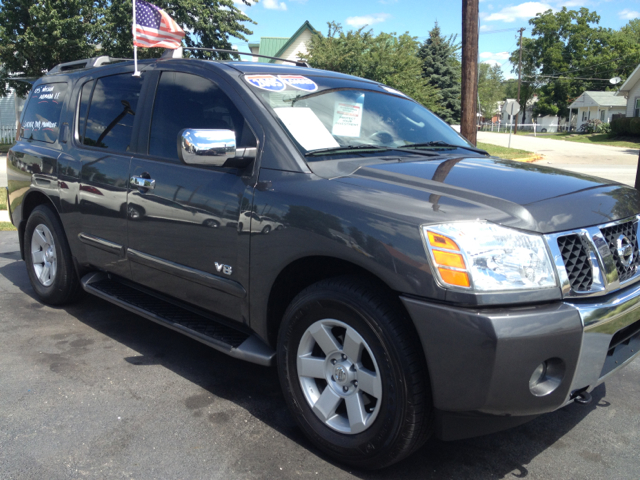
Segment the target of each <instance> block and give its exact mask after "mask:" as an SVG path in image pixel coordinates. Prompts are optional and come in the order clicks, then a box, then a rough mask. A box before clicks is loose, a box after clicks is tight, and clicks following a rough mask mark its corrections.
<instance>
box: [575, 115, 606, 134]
mask: <svg viewBox="0 0 640 480" xmlns="http://www.w3.org/2000/svg"><path fill="white" fill-rule="evenodd" d="M609 131H611V127H610V126H609V124H608V123H603V122H602V121H601V120H598V119H597V118H594V119H593V120H589V121H588V122H587V123H583V124H582V125H580V128H579V129H578V132H580V133H608V132H609Z"/></svg>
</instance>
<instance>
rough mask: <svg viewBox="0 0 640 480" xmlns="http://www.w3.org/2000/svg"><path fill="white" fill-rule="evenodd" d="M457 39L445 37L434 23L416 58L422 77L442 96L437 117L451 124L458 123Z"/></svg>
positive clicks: (455, 37) (458, 60) (450, 36)
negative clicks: (419, 62)
mask: <svg viewBox="0 0 640 480" xmlns="http://www.w3.org/2000/svg"><path fill="white" fill-rule="evenodd" d="M456 39H457V36H456V35H449V36H448V37H444V36H442V35H441V33H440V27H439V26H438V22H436V24H435V27H433V29H432V30H431V31H430V32H429V38H427V39H426V40H425V41H424V43H423V44H422V46H421V47H420V50H419V51H418V56H419V57H420V58H421V59H422V76H423V77H424V78H425V79H426V80H427V83H428V84H429V85H431V86H432V87H435V88H437V89H438V91H439V93H440V95H441V96H442V100H441V105H440V108H439V109H438V112H437V113H438V115H439V116H440V118H442V119H443V120H444V121H445V122H447V123H450V124H456V123H460V114H461V107H460V73H461V72H460V58H459V56H458V52H459V50H460V44H459V43H456Z"/></svg>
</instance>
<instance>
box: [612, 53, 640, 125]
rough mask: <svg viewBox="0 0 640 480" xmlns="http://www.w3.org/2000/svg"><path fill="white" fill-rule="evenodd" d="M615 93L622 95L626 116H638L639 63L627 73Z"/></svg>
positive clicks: (639, 95)
mask: <svg viewBox="0 0 640 480" xmlns="http://www.w3.org/2000/svg"><path fill="white" fill-rule="evenodd" d="M616 95H617V96H619V97H624V99H625V103H626V107H627V108H626V112H625V113H626V116H627V117H640V65H638V66H637V67H636V69H635V70H634V71H633V73H632V74H631V75H629V78H627V81H626V82H624V83H623V84H622V86H621V87H620V90H618V91H617V92H616Z"/></svg>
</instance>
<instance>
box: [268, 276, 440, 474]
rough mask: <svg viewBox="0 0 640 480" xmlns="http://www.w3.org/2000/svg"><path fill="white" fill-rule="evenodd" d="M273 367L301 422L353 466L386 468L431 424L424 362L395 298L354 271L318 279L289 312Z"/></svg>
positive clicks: (314, 437)
mask: <svg viewBox="0 0 640 480" xmlns="http://www.w3.org/2000/svg"><path fill="white" fill-rule="evenodd" d="M278 370H279V375H280V381H281V384H282V388H283V390H284V394H285V399H286V401H287V404H288V406H289V409H290V410H291V412H292V413H293V415H294V417H295V419H296V421H297V422H298V424H299V426H300V428H302V430H303V431H304V433H305V434H306V435H307V437H309V439H310V440H311V441H312V442H314V443H315V444H316V445H317V446H318V447H319V448H320V449H322V450H323V451H325V452H326V453H328V454H329V455H331V456H332V457H334V458H336V459H337V460H339V461H341V462H344V463H346V464H349V465H353V466H355V467H358V468H365V469H377V468H383V467H385V466H388V465H391V464H393V463H395V462H397V461H399V460H401V459H403V458H405V457H406V456H407V455H409V454H410V453H412V452H413V451H415V450H416V449H417V448H419V447H420V446H421V445H422V444H423V443H424V442H425V441H426V440H427V438H428V437H429V434H430V433H431V428H432V423H433V422H432V406H431V395H430V390H429V381H428V374H427V369H426V362H425V360H424V355H423V353H422V351H421V348H420V345H419V343H418V342H417V340H416V335H415V333H414V332H413V328H412V325H411V323H410V320H409V319H407V318H405V316H404V314H403V310H402V306H401V305H400V303H399V302H398V300H397V298H394V297H393V296H392V295H390V294H389V293H388V292H386V291H385V290H383V289H382V288H380V287H378V286H377V285H376V284H373V283H369V282H363V281H361V280H359V279H358V278H357V277H350V276H349V277H340V278H336V279H330V280H323V281H321V282H318V283H316V284H314V285H312V286H310V287H308V288H307V289H305V290H304V291H302V292H301V293H300V294H299V295H298V296H297V297H296V298H295V299H294V300H293V302H292V303H291V305H290V306H289V308H288V309H287V311H286V312H285V315H284V318H283V321H282V324H281V327H280V332H279V336H278Z"/></svg>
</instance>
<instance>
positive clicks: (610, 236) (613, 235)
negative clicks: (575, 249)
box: [600, 221, 640, 282]
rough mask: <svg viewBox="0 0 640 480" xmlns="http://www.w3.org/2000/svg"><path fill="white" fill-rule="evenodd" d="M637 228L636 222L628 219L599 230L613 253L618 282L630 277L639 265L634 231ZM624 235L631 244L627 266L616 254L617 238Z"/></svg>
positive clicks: (639, 258)
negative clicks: (631, 253) (631, 256)
mask: <svg viewBox="0 0 640 480" xmlns="http://www.w3.org/2000/svg"><path fill="white" fill-rule="evenodd" d="M637 230H638V222H637V221H630V222H626V223H621V224H618V225H613V226H611V227H606V228H602V229H601V230H600V231H601V232H602V235H604V238H605V239H606V240H607V243H608V244H609V250H610V251H611V253H612V254H613V258H614V259H615V262H616V269H617V270H618V278H619V280H620V282H624V281H625V280H628V279H630V278H631V277H633V276H634V275H635V273H636V270H637V268H638V265H640V254H639V253H638V239H637V237H636V232H637ZM621 235H624V236H625V237H627V238H628V239H629V242H630V243H631V245H632V246H633V261H632V262H631V264H630V265H629V266H626V265H624V264H623V263H622V260H621V259H620V255H618V246H617V241H618V238H619V237H620V236H621Z"/></svg>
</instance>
